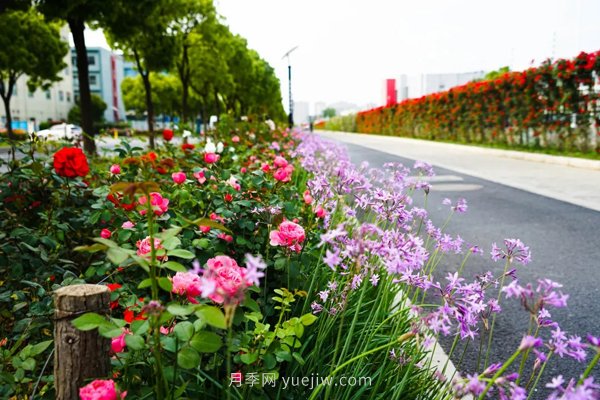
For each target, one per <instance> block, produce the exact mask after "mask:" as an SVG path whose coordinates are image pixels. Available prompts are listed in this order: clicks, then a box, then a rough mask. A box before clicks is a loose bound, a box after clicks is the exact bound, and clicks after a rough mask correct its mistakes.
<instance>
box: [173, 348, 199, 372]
mask: <svg viewBox="0 0 600 400" xmlns="http://www.w3.org/2000/svg"><path fill="white" fill-rule="evenodd" d="M177 364H178V365H179V366H180V367H181V368H183V369H193V368H196V367H197V366H198V365H199V364H200V354H198V352H197V351H196V350H194V349H193V348H191V347H184V348H183V349H181V350H179V353H177Z"/></svg>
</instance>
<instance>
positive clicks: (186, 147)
mask: <svg viewBox="0 0 600 400" xmlns="http://www.w3.org/2000/svg"><path fill="white" fill-rule="evenodd" d="M195 148H196V146H194V145H193V144H191V143H183V144H182V145H181V150H183V151H191V150H194V149H195Z"/></svg>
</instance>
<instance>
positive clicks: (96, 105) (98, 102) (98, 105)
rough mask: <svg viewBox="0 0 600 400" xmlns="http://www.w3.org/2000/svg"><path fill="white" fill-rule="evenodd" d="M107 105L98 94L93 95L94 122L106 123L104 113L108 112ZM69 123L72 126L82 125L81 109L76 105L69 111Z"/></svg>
mask: <svg viewBox="0 0 600 400" xmlns="http://www.w3.org/2000/svg"><path fill="white" fill-rule="evenodd" d="M106 107H107V106H106V103H105V102H104V100H102V97H100V96H98V95H97V94H92V121H94V123H99V122H102V121H104V111H106ZM68 119H69V122H70V123H72V124H78V125H81V107H80V106H79V104H75V105H74V106H73V108H71V110H70V111H69V116H68Z"/></svg>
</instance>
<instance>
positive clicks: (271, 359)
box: [263, 353, 277, 370]
mask: <svg viewBox="0 0 600 400" xmlns="http://www.w3.org/2000/svg"><path fill="white" fill-rule="evenodd" d="M263 361H264V363H265V368H266V369H267V370H269V369H273V368H275V365H277V360H276V359H275V356H274V355H273V354H271V353H267V354H265V355H264V356H263Z"/></svg>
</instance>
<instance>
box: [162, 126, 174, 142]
mask: <svg viewBox="0 0 600 400" xmlns="http://www.w3.org/2000/svg"><path fill="white" fill-rule="evenodd" d="M163 139H165V140H166V141H167V142H170V141H171V139H173V130H172V129H169V128H165V129H163Z"/></svg>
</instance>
